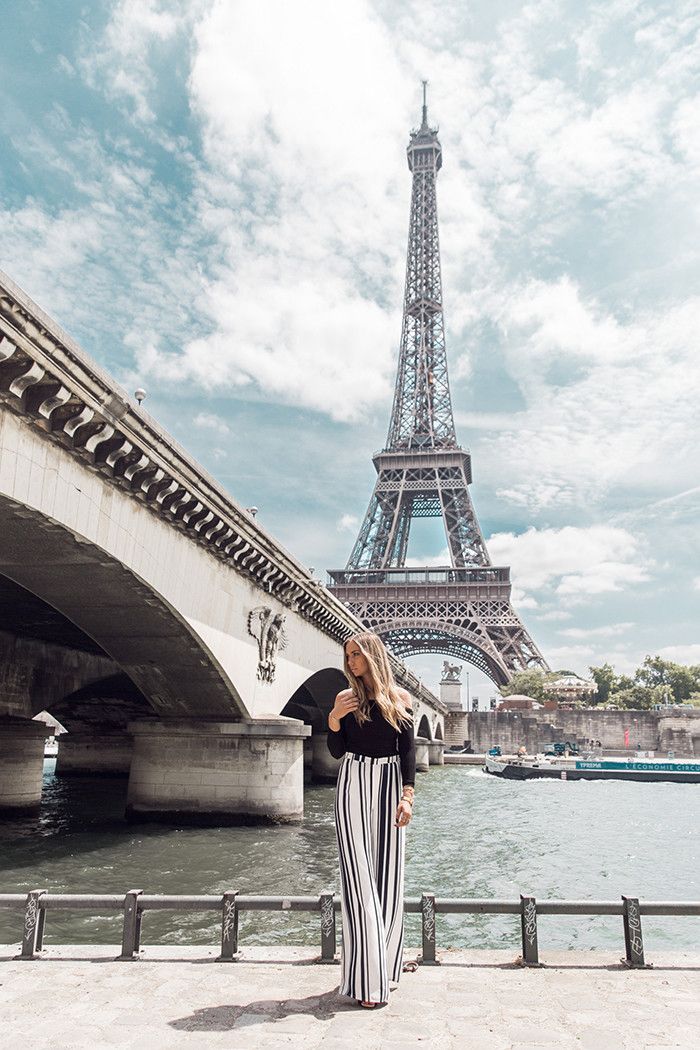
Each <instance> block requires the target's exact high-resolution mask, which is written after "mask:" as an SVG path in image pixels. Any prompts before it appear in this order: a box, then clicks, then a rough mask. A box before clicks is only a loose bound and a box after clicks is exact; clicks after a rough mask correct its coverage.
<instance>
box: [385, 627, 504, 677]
mask: <svg viewBox="0 0 700 1050" xmlns="http://www.w3.org/2000/svg"><path fill="white" fill-rule="evenodd" d="M374 629H375V630H376V632H377V634H378V635H380V637H381V638H382V640H383V641H384V643H385V645H387V646H388V647H389V648H390V649H391V650H392V652H394V653H395V654H396V656H398V657H399V658H401V659H403V658H404V657H407V656H419V655H421V654H423V653H436V654H443V655H445V656H450V657H453V658H455V659H457V660H464V661H465V662H466V663H470V664H472V665H473V666H474V667H476V668H478V669H479V670H480V671H482V672H483V673H484V674H485V675H486V676H487V677H488V678H490V679H491V681H492V682H494V684H495V685H497V686H502V685H506V684H507V682H508V681H509V675H508V672H507V671H506V669H505V667H503V666H501V665H500V664H499V663H498V662H497V660H496V659H494V657H493V656H492V655H491V654H490V653H488V652H485V651H484V650H483V649H482V648H480V646H479V643H478V641H477V640H476V639H474V638H473V637H470V636H468V635H466V632H465V633H461V632H460V630H459V628H447V627H440V628H435V627H431V626H425V625H421V624H417V625H415V626H407V625H401V626H396V625H393V624H380V625H378V626H377V627H375V628H374Z"/></svg>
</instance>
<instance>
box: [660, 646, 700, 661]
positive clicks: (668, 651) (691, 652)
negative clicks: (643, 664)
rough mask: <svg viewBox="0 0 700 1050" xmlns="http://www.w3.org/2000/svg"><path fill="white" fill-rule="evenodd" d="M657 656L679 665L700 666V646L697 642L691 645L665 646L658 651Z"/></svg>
mask: <svg viewBox="0 0 700 1050" xmlns="http://www.w3.org/2000/svg"><path fill="white" fill-rule="evenodd" d="M654 655H655V656H661V657H662V658H663V659H664V660H673V662H674V663H677V664H700V644H698V643H697V642H695V643H691V644H690V645H664V646H662V647H661V648H660V649H657V650H656V651H655V653H654Z"/></svg>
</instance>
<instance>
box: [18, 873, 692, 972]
mask: <svg viewBox="0 0 700 1050" xmlns="http://www.w3.org/2000/svg"><path fill="white" fill-rule="evenodd" d="M403 907H404V913H405V914H409V915H410V914H418V915H420V916H421V940H422V954H421V957H420V961H421V962H422V963H424V964H426V965H431V964H432V965H435V964H436V963H437V962H438V959H437V956H436V951H437V934H436V916H437V915H519V916H520V929H521V940H522V955H521V957H520V961H521V963H522V964H523V965H524V966H539V965H541V963H540V960H539V948H538V927H537V918H538V916H539V915H620V916H621V917H622V926H623V932H624V938H625V957H624V959H622V960H621V961H622V962H623V963H625V964H626V965H627V966H630V967H643V966H646V965H648V964H647V963H646V962H645V960H644V942H643V938H642V922H641V917H642V915H667V916H668V915H676V916H686V915H696V916H700V901H640V900H639V898H638V897H625V896H623V897H622V898H621V900H620V901H575V900H570V901H569V900H536V898H535V897H532V896H525V895H523V894H520V900H519V901H511V900H479V899H476V898H471V897H469V898H463V899H459V898H447V897H436V896H435V895H434V894H432V893H424V894H423V895H422V896H421V897H407V898H405V899H404V902H403ZM0 909H11V910H17V911H22V912H23V913H24V927H23V934H22V950H21V954H20V956H19V958H21V959H37V958H40V957H41V953H42V951H43V941H44V932H45V926H46V915H47V912H49V911H89V912H90V913H91V914H92V915H105V914H108V913H111V912H121V913H122V914H123V924H122V948H121V955H120V956H119V959H125V960H128V959H137V958H138V957H139V952H140V950H141V922H142V918H143V915H144V913H145V912H146V911H186V912H194V911H204V912H207V911H211V912H215V913H216V912H218V913H219V914H220V916H221V953H220V955H219V956H218V961H219V962H234V961H236V960H237V959H239V958H240V949H239V937H238V920H239V916H240V915H241V913H243V912H252V911H294V912H310V913H313V912H318V913H319V915H320V926H321V956H320V961H321V962H333V961H334V960H335V956H336V945H337V936H336V925H337V924H336V915H337V913H338V912H339V910H340V901H339V900H338V899H337V898H336V897H335V895H334V894H333V893H321V894H319V896H318V897H254V896H248V895H247V894H242V893H239V892H238V891H237V890H229V891H227V892H226V893H222V894H216V895H202V896H174V895H173V896H156V895H153V894H147V893H144V892H143V890H129V892H128V893H126V894H108V893H105V894H85V893H49V892H48V891H47V890H31V891H30V893H28V894H23V893H3V894H0Z"/></svg>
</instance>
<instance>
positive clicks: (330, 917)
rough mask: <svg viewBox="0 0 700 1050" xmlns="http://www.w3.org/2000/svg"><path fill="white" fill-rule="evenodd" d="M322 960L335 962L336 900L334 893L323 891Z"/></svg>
mask: <svg viewBox="0 0 700 1050" xmlns="http://www.w3.org/2000/svg"><path fill="white" fill-rule="evenodd" d="M320 903H321V962H335V901H334V897H333V894H332V893H322V894H321V897H320Z"/></svg>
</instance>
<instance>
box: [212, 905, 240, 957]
mask: <svg viewBox="0 0 700 1050" xmlns="http://www.w3.org/2000/svg"><path fill="white" fill-rule="evenodd" d="M237 895H238V890H228V891H227V892H226V893H224V896H223V900H222V903H221V955H220V956H219V958H218V960H217V961H218V962H235V961H236V960H237V959H239V958H240V952H239V951H238V904H237V902H236V897H237Z"/></svg>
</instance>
